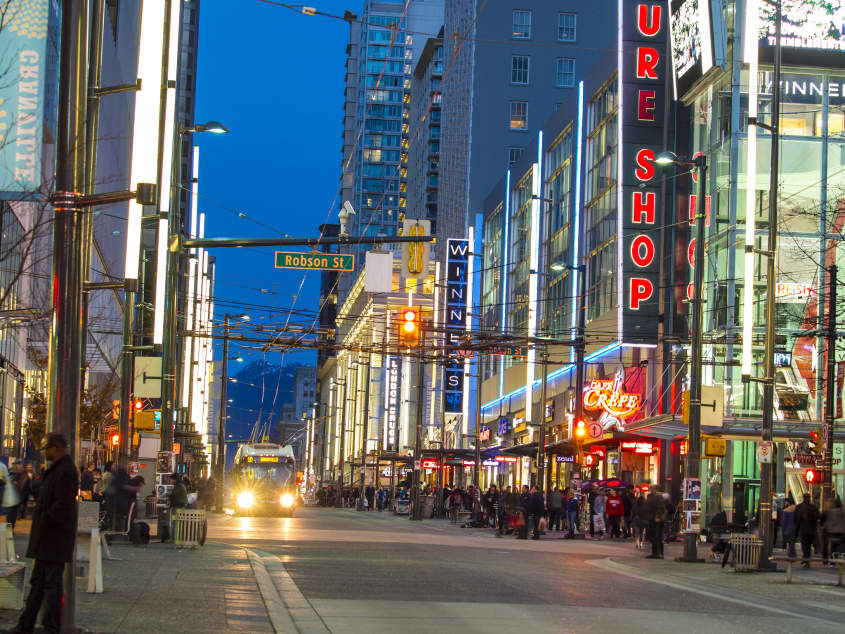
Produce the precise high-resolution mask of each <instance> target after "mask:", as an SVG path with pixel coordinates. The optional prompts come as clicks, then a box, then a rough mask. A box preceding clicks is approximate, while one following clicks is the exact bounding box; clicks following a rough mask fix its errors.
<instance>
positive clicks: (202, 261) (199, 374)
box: [191, 249, 208, 428]
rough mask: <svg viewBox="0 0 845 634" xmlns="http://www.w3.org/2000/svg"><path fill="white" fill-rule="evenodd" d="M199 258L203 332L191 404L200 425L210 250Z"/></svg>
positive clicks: (199, 320) (200, 328)
mask: <svg viewBox="0 0 845 634" xmlns="http://www.w3.org/2000/svg"><path fill="white" fill-rule="evenodd" d="M197 257H198V260H197V267H198V271H197V299H196V301H197V305H196V308H195V309H194V310H195V311H196V315H197V317H196V321H197V324H198V325H197V330H198V331H199V332H200V333H201V335H203V336H201V337H200V339H199V341H198V345H196V346H194V368H195V374H194V388H193V392H192V394H193V404H192V406H191V422H192V423H193V424H194V427H195V428H196V427H198V426H199V424H200V419H201V418H202V416H203V389H204V384H205V372H206V366H205V363H204V358H205V347H206V338H205V336H204V335H205V334H206V332H207V323H206V311H205V298H204V295H205V281H206V276H207V270H208V251H207V250H205V249H200V250H199V253H198V256H197Z"/></svg>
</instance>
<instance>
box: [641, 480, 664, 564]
mask: <svg viewBox="0 0 845 634" xmlns="http://www.w3.org/2000/svg"><path fill="white" fill-rule="evenodd" d="M645 509H646V517H648V539H649V541H650V542H651V554H650V555H648V557H647V558H648V559H663V524H664V523H665V522H666V515H667V513H666V502H665V501H664V499H663V494H662V492H661V490H660V487H658V486H654V487H652V488H651V492H650V493H649V494H648V497H647V498H646V501H645Z"/></svg>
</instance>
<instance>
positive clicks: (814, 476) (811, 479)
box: [804, 469, 824, 484]
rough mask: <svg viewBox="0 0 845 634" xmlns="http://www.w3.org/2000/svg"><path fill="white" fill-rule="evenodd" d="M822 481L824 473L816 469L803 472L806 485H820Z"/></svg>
mask: <svg viewBox="0 0 845 634" xmlns="http://www.w3.org/2000/svg"><path fill="white" fill-rule="evenodd" d="M822 480H824V473H823V472H821V471H819V470H818V469H807V470H806V471H805V472H804V481H805V482H806V483H807V484H821V482H822Z"/></svg>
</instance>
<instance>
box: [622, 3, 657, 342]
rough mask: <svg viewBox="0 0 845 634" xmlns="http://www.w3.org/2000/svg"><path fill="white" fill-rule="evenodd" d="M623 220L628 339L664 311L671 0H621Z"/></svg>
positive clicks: (648, 328)
mask: <svg viewBox="0 0 845 634" xmlns="http://www.w3.org/2000/svg"><path fill="white" fill-rule="evenodd" d="M622 11H623V14H622V16H620V17H621V19H622V25H623V28H622V42H620V46H621V49H622V68H621V69H620V80H621V90H620V93H621V97H622V99H621V104H620V115H619V116H620V117H621V121H620V124H621V128H622V130H621V142H622V146H621V147H622V161H623V162H622V166H621V183H620V197H621V200H622V205H621V209H622V218H621V222H620V223H619V230H620V234H619V244H620V245H621V253H620V265H621V266H620V268H621V271H620V281H619V284H620V289H619V296H620V298H621V301H620V313H621V314H620V331H621V332H620V334H621V338H622V341H623V342H625V343H636V342H653V341H654V340H655V339H656V337H657V325H658V318H659V313H660V310H659V304H660V291H659V280H658V276H659V257H658V249H659V235H660V233H659V232H660V226H661V225H662V224H663V210H662V205H661V204H660V203H661V202H662V201H661V200H660V175H659V173H658V171H657V168H656V166H655V163H654V159H655V157H656V156H657V155H658V154H659V153H660V152H662V151H663V150H664V149H666V148H665V147H663V144H662V139H663V124H664V115H665V113H664V109H665V88H664V86H665V82H666V73H667V72H669V71H668V69H669V66H668V64H667V60H666V33H667V30H668V28H667V27H668V15H667V5H666V3H665V2H659V1H655V0H652V1H642V0H638V1H636V2H634V1H632V0H622Z"/></svg>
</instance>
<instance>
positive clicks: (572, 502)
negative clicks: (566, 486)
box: [566, 491, 581, 539]
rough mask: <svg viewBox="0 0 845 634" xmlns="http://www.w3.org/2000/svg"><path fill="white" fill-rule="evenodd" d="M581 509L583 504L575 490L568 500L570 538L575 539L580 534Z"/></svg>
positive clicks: (567, 514) (567, 518)
mask: <svg viewBox="0 0 845 634" xmlns="http://www.w3.org/2000/svg"><path fill="white" fill-rule="evenodd" d="M580 509H581V504H580V502H579V500H578V496H577V495H575V492H574V491H573V492H572V493H571V494H570V496H569V499H568V500H567V501H566V522H567V524H569V539H573V538H574V537H575V535H577V534H578V511H579V510H580Z"/></svg>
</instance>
